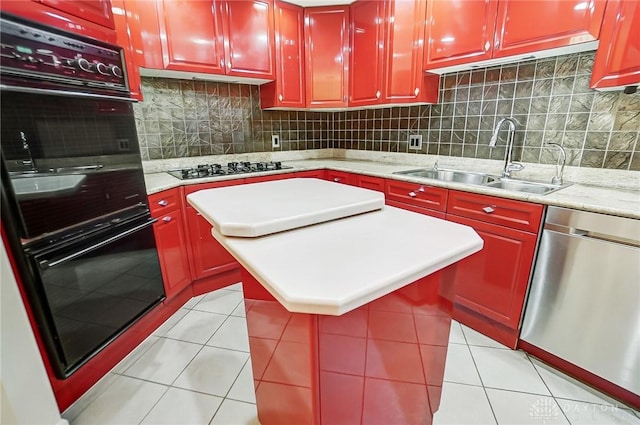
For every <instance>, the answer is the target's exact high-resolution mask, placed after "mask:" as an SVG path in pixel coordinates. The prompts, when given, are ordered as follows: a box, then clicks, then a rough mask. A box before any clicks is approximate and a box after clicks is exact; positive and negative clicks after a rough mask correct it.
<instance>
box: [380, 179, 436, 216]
mask: <svg viewBox="0 0 640 425" xmlns="http://www.w3.org/2000/svg"><path fill="white" fill-rule="evenodd" d="M447 192H448V190H447V189H445V188H442V187H431V186H427V185H424V184H420V183H410V182H402V181H397V180H387V184H386V190H385V195H386V197H387V199H388V200H391V201H397V202H404V203H406V204H411V205H415V206H420V207H423V208H429V209H432V210H436V211H445V210H446V208H447Z"/></svg>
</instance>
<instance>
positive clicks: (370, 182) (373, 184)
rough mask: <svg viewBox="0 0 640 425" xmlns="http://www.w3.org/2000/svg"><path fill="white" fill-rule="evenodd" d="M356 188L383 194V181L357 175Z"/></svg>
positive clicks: (378, 178)
mask: <svg viewBox="0 0 640 425" xmlns="http://www.w3.org/2000/svg"><path fill="white" fill-rule="evenodd" d="M358 186H360V187H363V188H365V189H371V190H377V191H378V192H384V179H381V178H380V177H371V176H362V175H358Z"/></svg>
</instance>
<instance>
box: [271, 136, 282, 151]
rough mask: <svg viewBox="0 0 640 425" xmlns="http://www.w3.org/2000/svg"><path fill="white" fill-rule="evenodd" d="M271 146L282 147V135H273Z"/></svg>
mask: <svg viewBox="0 0 640 425" xmlns="http://www.w3.org/2000/svg"><path fill="white" fill-rule="evenodd" d="M271 147H272V148H279V147H280V136H279V135H277V134H272V135H271Z"/></svg>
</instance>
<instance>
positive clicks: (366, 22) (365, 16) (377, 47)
mask: <svg viewBox="0 0 640 425" xmlns="http://www.w3.org/2000/svg"><path fill="white" fill-rule="evenodd" d="M385 4H386V2H385V1H378V0H359V1H356V2H354V3H352V4H351V6H350V8H349V16H350V20H351V24H350V28H349V30H350V41H351V57H350V60H351V63H350V64H349V70H350V74H349V80H350V82H351V85H350V88H349V106H364V105H375V104H378V103H380V102H381V100H382V77H383V66H384V65H383V60H384V59H383V57H384V49H383V47H384V32H383V31H384V26H385V21H386V20H385V9H386V7H385Z"/></svg>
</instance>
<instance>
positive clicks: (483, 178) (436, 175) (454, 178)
mask: <svg viewBox="0 0 640 425" xmlns="http://www.w3.org/2000/svg"><path fill="white" fill-rule="evenodd" d="M393 174H403V175H405V176H411V177H426V178H428V179H435V180H442V181H447V182H457V183H466V184H475V185H486V184H487V183H490V182H494V181H496V180H498V177H495V176H491V175H489V174H483V173H474V172H470V171H460V170H447V169H439V170H432V169H428V168H420V169H417V170H406V171H396V172H395V173H393Z"/></svg>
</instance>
